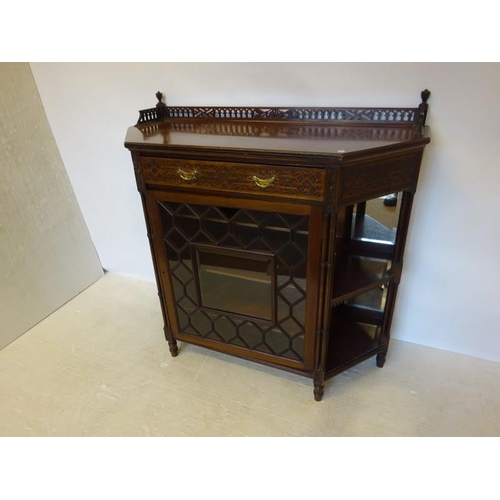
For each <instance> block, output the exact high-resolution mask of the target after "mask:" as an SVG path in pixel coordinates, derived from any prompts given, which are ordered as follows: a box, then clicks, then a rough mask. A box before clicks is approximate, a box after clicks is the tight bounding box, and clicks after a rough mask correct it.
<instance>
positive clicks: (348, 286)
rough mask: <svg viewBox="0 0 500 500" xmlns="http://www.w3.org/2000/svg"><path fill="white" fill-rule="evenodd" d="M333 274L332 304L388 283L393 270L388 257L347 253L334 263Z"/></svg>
mask: <svg viewBox="0 0 500 500" xmlns="http://www.w3.org/2000/svg"><path fill="white" fill-rule="evenodd" d="M334 276H335V278H334V285H333V293H332V302H331V305H332V306H335V305H338V304H340V303H342V302H345V301H347V300H349V299H351V298H353V297H356V296H357V295H361V294H363V293H365V292H368V291H370V290H373V289H375V288H377V287H380V286H381V285H383V284H385V283H388V282H389V281H391V279H392V278H393V272H392V270H391V261H390V260H388V259H378V258H373V257H364V256H360V255H348V256H347V257H345V258H343V259H341V261H340V262H339V263H338V265H336V267H335V272H334Z"/></svg>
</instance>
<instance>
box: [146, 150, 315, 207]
mask: <svg viewBox="0 0 500 500" xmlns="http://www.w3.org/2000/svg"><path fill="white" fill-rule="evenodd" d="M141 167H142V175H143V179H144V182H145V183H146V184H155V185H160V186H173V187H182V188H188V189H189V188H192V189H208V190H211V191H227V192H231V193H246V194H260V195H267V196H277V197H283V198H299V199H303V200H311V201H322V200H323V193H324V186H325V171H324V170H323V169H312V168H297V167H286V166H285V167H283V166H270V165H255V164H247V163H229V162H219V161H198V160H177V159H172V158H154V157H147V156H145V157H142V158H141Z"/></svg>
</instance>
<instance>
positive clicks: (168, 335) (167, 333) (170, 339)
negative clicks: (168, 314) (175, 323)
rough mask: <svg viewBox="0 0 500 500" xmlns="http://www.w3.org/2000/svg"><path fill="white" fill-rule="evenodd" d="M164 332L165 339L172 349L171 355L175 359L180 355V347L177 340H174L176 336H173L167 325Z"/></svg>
mask: <svg viewBox="0 0 500 500" xmlns="http://www.w3.org/2000/svg"><path fill="white" fill-rule="evenodd" d="M163 331H164V332H165V338H166V339H167V342H168V348H169V349H170V354H171V355H172V357H173V358H175V357H176V356H177V354H179V347H178V346H177V340H175V339H174V336H173V335H172V330H170V328H169V327H168V326H167V325H165V326H164V327H163Z"/></svg>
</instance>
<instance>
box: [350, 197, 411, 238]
mask: <svg viewBox="0 0 500 500" xmlns="http://www.w3.org/2000/svg"><path fill="white" fill-rule="evenodd" d="M402 195H403V193H394V194H391V195H389V196H382V197H381V198H375V199H373V200H368V201H366V202H362V203H358V204H357V205H355V206H354V211H353V216H352V231H351V237H352V239H355V240H361V241H369V242H373V243H382V244H387V245H394V243H395V241H396V231H397V226H398V220H399V211H400V207H401V200H402Z"/></svg>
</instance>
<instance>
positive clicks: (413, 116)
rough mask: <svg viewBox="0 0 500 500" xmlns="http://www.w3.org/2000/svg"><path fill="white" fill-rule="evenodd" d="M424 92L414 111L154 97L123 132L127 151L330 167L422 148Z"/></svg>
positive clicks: (424, 138) (424, 137)
mask: <svg viewBox="0 0 500 500" xmlns="http://www.w3.org/2000/svg"><path fill="white" fill-rule="evenodd" d="M429 95H430V92H429V91H423V92H422V102H421V104H420V105H419V106H418V107H416V108H347V107H343V108H287V107H279V108H276V107H275V108H272V107H268V108H252V107H178V106H177V107H172V106H166V105H165V104H164V103H163V102H162V94H161V93H160V92H158V94H157V98H158V103H157V105H156V107H155V108H151V109H146V110H141V111H140V112H139V113H140V116H139V120H138V122H137V124H136V125H135V126H133V127H130V128H129V129H128V132H127V136H126V139H125V147H127V148H128V149H130V150H142V151H150V152H165V153H168V154H171V153H173V154H174V155H176V154H179V155H183V154H186V153H187V154H191V155H193V154H194V155H197V154H200V155H201V154H205V155H206V154H211V153H212V154H218V155H221V154H222V155H224V154H225V155H227V156H228V158H230V157H232V156H233V157H234V156H235V155H239V156H240V159H241V155H245V157H246V158H248V159H249V161H252V159H254V158H258V159H262V157H263V156H265V157H268V158H270V159H272V158H274V159H279V158H280V157H284V156H286V157H290V156H291V157H295V158H297V159H299V158H308V159H310V160H314V159H317V160H324V159H325V158H327V159H330V160H333V161H334V162H337V161H342V160H350V159H355V158H359V157H360V156H361V157H364V156H367V155H368V156H371V155H373V154H383V153H386V152H387V153H390V152H395V151H400V150H407V149H412V148H422V147H423V146H425V144H427V143H428V142H429V141H430V139H429V129H428V127H426V126H425V118H426V114H427V99H428V97H429Z"/></svg>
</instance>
